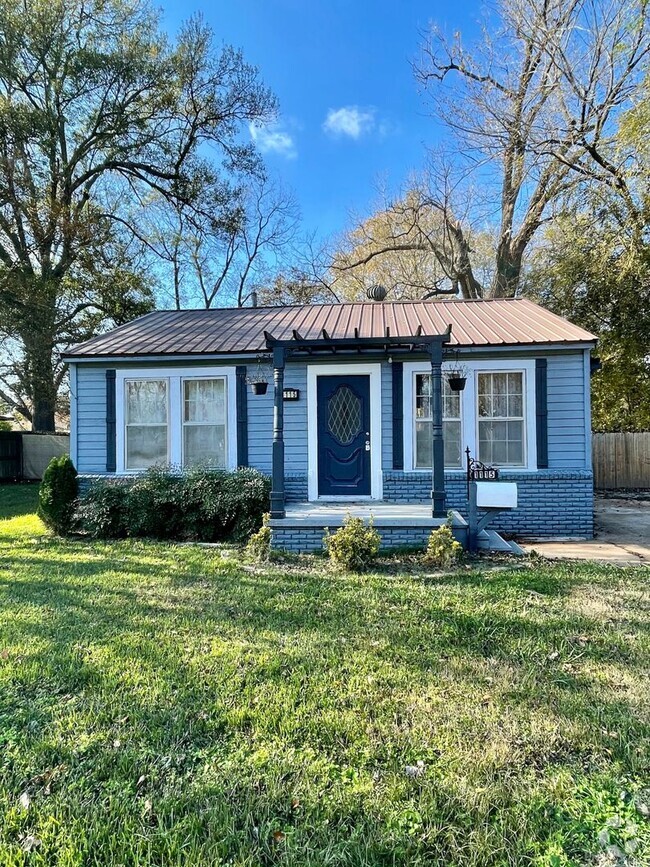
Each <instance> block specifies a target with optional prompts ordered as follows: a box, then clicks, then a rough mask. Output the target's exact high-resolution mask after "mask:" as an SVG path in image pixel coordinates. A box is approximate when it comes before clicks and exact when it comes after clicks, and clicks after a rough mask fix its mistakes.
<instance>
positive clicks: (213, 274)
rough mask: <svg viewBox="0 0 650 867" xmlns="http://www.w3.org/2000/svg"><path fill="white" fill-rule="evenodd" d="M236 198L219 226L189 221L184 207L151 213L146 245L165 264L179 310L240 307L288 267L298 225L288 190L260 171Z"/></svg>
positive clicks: (295, 211) (175, 303)
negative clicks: (186, 308)
mask: <svg viewBox="0 0 650 867" xmlns="http://www.w3.org/2000/svg"><path fill="white" fill-rule="evenodd" d="M237 202H238V207H237V208H236V209H233V211H232V213H231V215H230V219H229V220H228V222H222V223H221V224H217V223H215V221H214V220H213V219H204V220H197V219H196V218H195V217H194V218H191V219H190V218H189V217H188V213H187V208H186V207H178V208H176V209H175V210H174V211H173V212H170V209H169V208H168V207H164V208H163V211H162V214H160V213H158V210H159V209H157V208H156V210H155V212H154V214H153V215H152V220H151V222H152V226H151V229H150V243H151V246H152V247H153V248H154V249H155V251H156V253H157V254H158V256H160V258H161V259H162V260H163V261H164V262H165V263H167V265H168V266H169V270H170V271H171V276H172V287H173V304H174V306H175V307H176V309H177V310H180V309H182V308H183V307H185V306H188V305H189V306H196V305H198V306H202V307H205V308H206V309H210V308H211V307H215V306H217V305H218V304H220V305H221V306H227V305H230V304H235V305H236V306H238V307H242V306H243V305H244V304H245V303H246V302H247V301H248V300H249V299H250V296H251V294H252V292H254V291H261V289H262V287H263V286H267V285H270V284H271V283H273V281H274V280H275V277H276V275H277V274H278V273H280V272H281V271H282V270H283V269H284V268H285V267H286V258H287V256H288V254H289V252H290V251H291V248H292V245H293V242H294V240H295V238H296V233H297V228H298V223H299V211H298V206H297V204H296V201H295V199H294V197H293V195H292V193H291V192H289V191H288V190H286V189H285V188H284V187H282V185H281V184H280V183H279V182H277V181H275V180H273V179H271V178H269V177H268V176H267V175H263V176H262V177H259V178H253V179H251V180H250V181H249V183H247V184H246V185H245V186H244V187H243V188H242V190H241V191H239V193H238V197H237ZM163 279H164V278H163Z"/></svg>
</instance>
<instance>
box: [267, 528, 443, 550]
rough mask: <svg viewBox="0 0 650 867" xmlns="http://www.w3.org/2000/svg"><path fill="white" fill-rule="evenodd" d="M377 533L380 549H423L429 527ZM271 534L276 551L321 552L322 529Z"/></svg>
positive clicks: (428, 533) (288, 529)
mask: <svg viewBox="0 0 650 867" xmlns="http://www.w3.org/2000/svg"><path fill="white" fill-rule="evenodd" d="M377 531H378V533H379V535H380V536H381V547H382V549H390V548H405V547H409V548H410V547H418V548H424V547H425V546H426V544H427V540H428V539H429V535H430V533H431V527H377ZM271 532H272V542H271V545H272V547H273V548H275V549H276V550H278V551H293V552H296V553H306V552H310V551H322V550H323V535H324V528H323V527H287V529H284V528H280V527H273V529H272V531H271ZM454 535H456V532H455V533H454Z"/></svg>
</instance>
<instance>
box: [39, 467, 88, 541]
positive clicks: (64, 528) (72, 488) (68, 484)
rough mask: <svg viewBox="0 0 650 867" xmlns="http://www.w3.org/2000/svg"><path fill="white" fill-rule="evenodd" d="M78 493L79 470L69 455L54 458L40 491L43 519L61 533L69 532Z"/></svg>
mask: <svg viewBox="0 0 650 867" xmlns="http://www.w3.org/2000/svg"><path fill="white" fill-rule="evenodd" d="M78 493H79V489H78V483H77V471H76V470H75V468H74V464H73V463H72V461H71V460H70V458H69V457H68V455H61V457H59V458H52V460H51V461H50V463H49V464H48V466H47V469H46V470H45V472H44V473H43V481H42V482H41V486H40V488H39V491H38V515H39V517H40V518H41V520H42V521H43V522H44V523H45V524H47V526H48V527H51V528H52V530H54V531H55V532H56V533H59V534H60V535H65V534H66V533H69V532H70V530H71V528H72V521H73V515H74V507H75V501H76V499H77V495H78Z"/></svg>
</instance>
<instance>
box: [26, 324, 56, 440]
mask: <svg viewBox="0 0 650 867" xmlns="http://www.w3.org/2000/svg"><path fill="white" fill-rule="evenodd" d="M42 324H43V323H39V322H38V321H35V322H33V323H32V329H31V331H29V333H27V334H24V335H23V345H24V351H25V367H26V370H27V382H28V388H29V394H28V398H29V402H30V403H31V406H32V430H33V431H38V432H39V433H53V432H54V431H55V429H56V426H55V419H54V414H55V411H56V398H57V387H56V379H55V377H56V373H55V369H54V358H53V356H54V340H53V337H52V331H51V329H49V328H47V327H45V328H43V327H41V328H39V325H42Z"/></svg>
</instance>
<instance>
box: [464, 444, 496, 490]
mask: <svg viewBox="0 0 650 867" xmlns="http://www.w3.org/2000/svg"><path fill="white" fill-rule="evenodd" d="M465 454H466V455H467V481H468V482H495V481H496V480H497V479H498V478H499V470H498V469H497V468H496V467H489V466H487V464H484V463H483V462H482V461H477V460H476V458H473V457H472V456H471V454H470V450H469V448H467V449H465Z"/></svg>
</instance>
